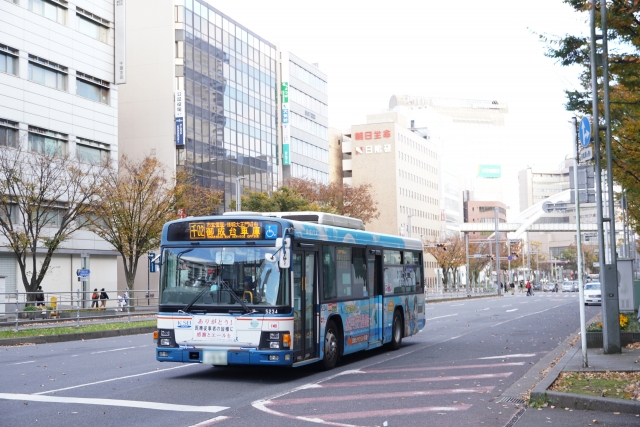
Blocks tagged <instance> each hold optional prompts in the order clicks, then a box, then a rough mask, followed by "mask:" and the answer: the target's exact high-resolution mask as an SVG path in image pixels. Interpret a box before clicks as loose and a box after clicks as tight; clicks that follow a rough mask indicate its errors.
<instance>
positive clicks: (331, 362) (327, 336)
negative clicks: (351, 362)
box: [322, 320, 340, 371]
mask: <svg viewBox="0 0 640 427" xmlns="http://www.w3.org/2000/svg"><path fill="white" fill-rule="evenodd" d="M338 338H339V335H338V329H337V328H336V324H335V323H334V322H333V321H332V320H330V321H329V322H327V327H326V328H325V332H324V357H323V358H322V368H323V369H324V370H325V371H328V370H330V369H333V368H335V366H336V364H337V363H338V359H339V358H340V344H339V343H340V341H339V340H338Z"/></svg>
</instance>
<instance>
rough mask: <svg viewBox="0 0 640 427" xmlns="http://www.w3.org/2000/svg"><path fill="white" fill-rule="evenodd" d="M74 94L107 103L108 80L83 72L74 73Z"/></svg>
mask: <svg viewBox="0 0 640 427" xmlns="http://www.w3.org/2000/svg"><path fill="white" fill-rule="evenodd" d="M76 95H79V96H82V97H84V98H88V99H91V100H92V101H96V102H101V103H103V104H108V103H109V82H106V81H103V80H100V79H96V78H94V77H91V76H88V75H86V74H83V73H77V74H76Z"/></svg>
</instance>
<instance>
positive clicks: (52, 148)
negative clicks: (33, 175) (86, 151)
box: [29, 126, 69, 156]
mask: <svg viewBox="0 0 640 427" xmlns="http://www.w3.org/2000/svg"><path fill="white" fill-rule="evenodd" d="M68 139H69V136H68V135H65V134H63V133H59V132H53V131H50V130H46V129H41V128H37V127H34V126H29V148H30V149H31V151H35V152H36V153H42V154H46V155H54V156H65V155H66V154H67V141H68Z"/></svg>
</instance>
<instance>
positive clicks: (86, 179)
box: [0, 143, 106, 301]
mask: <svg viewBox="0 0 640 427" xmlns="http://www.w3.org/2000/svg"><path fill="white" fill-rule="evenodd" d="M25 145H26V144H24V143H23V144H19V146H18V148H16V149H13V148H5V147H3V148H2V149H0V201H1V203H0V234H1V235H2V236H3V237H4V239H5V242H6V243H5V244H6V245H7V246H8V247H10V248H11V250H12V251H13V253H14V254H15V255H16V259H17V262H18V267H19V269H20V278H21V280H22V283H23V285H24V288H25V290H26V291H27V292H36V290H37V288H38V286H40V284H41V283H42V280H43V279H44V277H45V275H46V274H47V271H48V270H49V267H50V264H51V258H52V256H53V254H54V253H55V251H56V250H58V248H59V247H60V246H61V245H62V244H63V243H64V242H65V241H66V240H68V239H69V238H70V236H71V235H72V234H73V233H74V232H76V231H77V230H79V229H80V228H82V227H83V226H84V225H85V223H86V217H87V214H88V213H89V212H90V208H91V205H92V204H93V203H94V202H95V201H96V197H97V194H98V190H99V189H100V188H101V187H102V183H103V180H104V177H105V176H106V174H105V171H106V167H105V166H103V165H91V164H86V163H80V162H78V161H77V160H76V159H72V158H70V157H69V156H68V155H63V154H62V153H61V152H60V150H59V149H55V148H52V147H46V146H43V147H40V148H41V149H42V150H41V151H42V152H35V151H26V150H25V149H24V146H25ZM39 256H40V257H43V259H42V261H41V262H40V263H38V261H37V259H38V257H39ZM28 300H29V301H34V300H35V294H30V295H29V296H28Z"/></svg>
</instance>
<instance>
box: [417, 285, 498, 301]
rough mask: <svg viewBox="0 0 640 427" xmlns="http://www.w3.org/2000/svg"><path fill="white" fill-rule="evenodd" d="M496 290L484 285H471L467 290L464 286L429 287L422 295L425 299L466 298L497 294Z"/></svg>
mask: <svg viewBox="0 0 640 427" xmlns="http://www.w3.org/2000/svg"><path fill="white" fill-rule="evenodd" d="M497 294H498V292H497V290H496V289H494V288H485V287H473V286H472V287H471V288H470V289H469V291H467V289H466V288H465V287H464V286H460V287H459V288H457V289H455V288H454V289H450V290H444V291H443V290H437V289H434V288H429V289H427V290H426V291H425V293H424V296H425V298H426V299H427V300H437V299H450V298H467V297H471V298H473V297H480V296H490V295H497Z"/></svg>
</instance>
